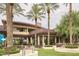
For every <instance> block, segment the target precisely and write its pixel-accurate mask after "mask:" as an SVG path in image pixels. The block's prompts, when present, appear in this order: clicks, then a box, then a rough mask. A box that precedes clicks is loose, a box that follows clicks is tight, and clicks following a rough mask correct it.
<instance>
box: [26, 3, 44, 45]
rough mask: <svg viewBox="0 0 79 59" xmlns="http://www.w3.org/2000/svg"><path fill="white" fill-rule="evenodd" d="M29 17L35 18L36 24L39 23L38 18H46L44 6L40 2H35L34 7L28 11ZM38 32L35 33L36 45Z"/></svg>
mask: <svg viewBox="0 0 79 59" xmlns="http://www.w3.org/2000/svg"><path fill="white" fill-rule="evenodd" d="M27 18H28V19H32V20H35V25H37V24H38V23H37V20H42V18H45V16H44V13H43V12H42V8H41V7H40V6H39V5H38V4H33V6H32V9H31V10H30V11H29V12H27ZM36 37H37V36H36V34H35V45H36Z"/></svg>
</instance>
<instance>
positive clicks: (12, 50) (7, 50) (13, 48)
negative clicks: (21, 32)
mask: <svg viewBox="0 0 79 59" xmlns="http://www.w3.org/2000/svg"><path fill="white" fill-rule="evenodd" d="M5 51H6V54H7V53H8V54H15V53H19V52H20V50H19V49H18V48H17V47H9V48H6V49H5Z"/></svg>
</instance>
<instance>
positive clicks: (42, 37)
mask: <svg viewBox="0 0 79 59" xmlns="http://www.w3.org/2000/svg"><path fill="white" fill-rule="evenodd" d="M44 38H45V37H44V35H43V36H42V45H43V47H44V45H45V43H44Z"/></svg>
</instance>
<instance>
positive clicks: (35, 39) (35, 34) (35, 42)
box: [35, 34, 36, 45]
mask: <svg viewBox="0 0 79 59" xmlns="http://www.w3.org/2000/svg"><path fill="white" fill-rule="evenodd" d="M35 45H36V34H35Z"/></svg>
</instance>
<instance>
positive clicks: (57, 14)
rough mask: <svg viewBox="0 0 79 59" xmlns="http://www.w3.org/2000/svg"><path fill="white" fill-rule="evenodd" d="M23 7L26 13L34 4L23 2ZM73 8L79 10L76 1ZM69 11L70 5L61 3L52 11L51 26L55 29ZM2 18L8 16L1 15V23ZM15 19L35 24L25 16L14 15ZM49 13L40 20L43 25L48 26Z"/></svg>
mask: <svg viewBox="0 0 79 59" xmlns="http://www.w3.org/2000/svg"><path fill="white" fill-rule="evenodd" d="M21 6H22V8H24V9H26V11H25V12H24V13H25V14H26V12H28V11H29V10H30V9H31V6H32V4H28V6H24V5H23V4H21ZM73 10H77V11H79V4H77V3H75V4H73ZM67 12H68V7H66V6H64V5H63V4H60V8H58V9H57V10H56V11H54V12H51V21H50V28H51V29H53V28H55V27H56V25H57V24H59V23H60V20H61V17H62V16H63V15H64V14H66V13H67ZM2 19H6V17H5V16H4V17H3V16H2V15H0V25H2V21H1V20H2ZM14 21H19V22H24V23H31V24H34V21H32V20H28V19H27V18H26V17H23V16H19V17H17V16H15V17H14ZM47 21H48V20H47V15H46V18H44V19H42V20H41V21H40V20H39V21H38V22H39V23H41V26H42V27H44V28H47V27H48V26H47Z"/></svg>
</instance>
